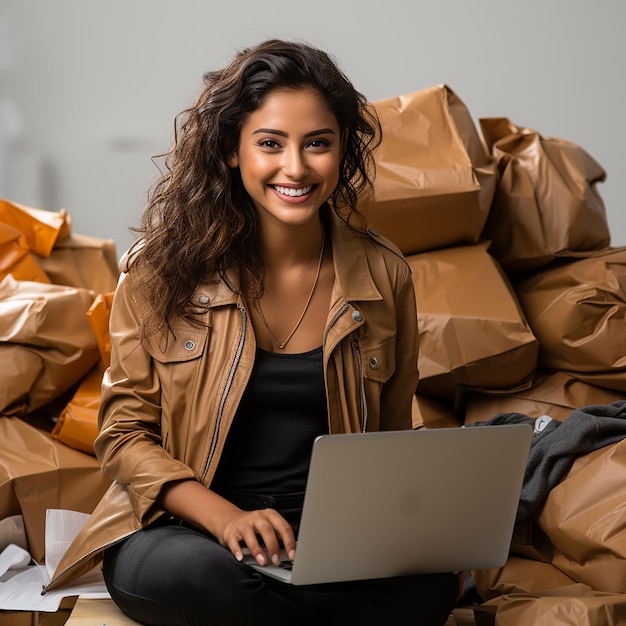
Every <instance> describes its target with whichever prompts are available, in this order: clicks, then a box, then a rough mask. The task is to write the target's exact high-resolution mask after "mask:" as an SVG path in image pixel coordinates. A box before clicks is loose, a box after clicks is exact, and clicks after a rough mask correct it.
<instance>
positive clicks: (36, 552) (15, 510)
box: [0, 417, 111, 562]
mask: <svg viewBox="0 0 626 626" xmlns="http://www.w3.org/2000/svg"><path fill="white" fill-rule="evenodd" d="M110 484H111V480H110V479H109V478H107V477H106V476H105V475H104V473H103V472H102V470H101V468H100V465H99V463H98V461H96V459H94V458H93V457H91V456H88V455H87V454H83V453H82V452H78V451H76V450H72V448H69V447H68V446H66V445H64V444H63V443H61V442H59V441H55V440H54V439H52V438H51V437H50V435H49V434H48V433H46V432H44V431H41V430H39V429H37V428H33V427H32V426H30V425H29V424H27V423H26V422H25V421H23V420H21V419H18V418H14V417H0V519H3V518H5V517H8V516H10V515H18V514H22V516H23V518H24V525H25V528H26V535H27V538H28V543H29V550H30V552H31V554H32V556H33V558H34V559H35V560H36V561H38V562H42V561H43V559H44V547H45V534H44V533H45V516H46V509H69V510H73V511H81V512H83V513H91V511H93V509H94V508H95V506H96V504H97V503H98V502H99V501H100V498H101V497H102V495H103V494H104V492H105V491H106V490H107V488H108V487H109V485H110Z"/></svg>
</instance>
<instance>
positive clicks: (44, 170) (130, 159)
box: [0, 0, 626, 254]
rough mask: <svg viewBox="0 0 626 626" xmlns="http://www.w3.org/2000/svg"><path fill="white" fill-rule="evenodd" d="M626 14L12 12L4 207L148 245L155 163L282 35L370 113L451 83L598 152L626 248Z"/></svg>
mask: <svg viewBox="0 0 626 626" xmlns="http://www.w3.org/2000/svg"><path fill="white" fill-rule="evenodd" d="M625 33H626V3H624V2H619V1H613V0H594V1H591V0H525V1H524V2H508V1H506V0H474V1H472V2H469V1H465V0H429V1H426V0H412V1H409V0H406V1H403V0H382V1H381V2H378V3H374V6H372V7H369V6H368V3H360V2H359V3H357V2H347V1H344V2H342V0H316V1H315V2H313V1H310V2H298V1H297V0H289V1H286V0H265V1H262V2H259V1H254V0H247V1H244V2H228V1H227V0H223V1H222V2H219V3H218V2H212V1H202V0H176V2H174V1H173V0H170V1H168V0H107V2H96V1H95V0H54V1H50V0H0V174H4V177H0V197H1V196H4V197H8V198H10V199H12V200H15V201H17V202H22V203H24V204H27V205H30V206H37V207H39V208H44V209H49V210H53V211H58V210H59V209H61V208H66V209H67V210H68V211H69V213H70V214H71V216H72V219H73V228H74V232H77V233H81V234H87V235H93V236H96V237H106V238H112V239H114V240H115V242H116V244H117V247H118V253H120V254H121V253H122V252H123V251H124V249H125V248H126V247H127V246H128V245H129V244H130V242H131V241H132V237H131V235H130V233H129V232H128V227H129V226H131V225H134V224H136V223H137V220H138V216H139V213H140V211H141V208H142V206H143V203H144V200H145V194H146V190H147V188H148V186H149V185H150V183H151V182H152V180H153V178H154V176H155V175H156V169H155V166H154V165H153V164H152V162H151V160H150V157H151V155H153V154H155V153H158V152H160V151H162V150H164V149H165V148H167V146H168V144H169V141H170V138H171V135H172V128H173V118H174V116H175V114H176V113H178V111H180V110H181V109H183V108H184V107H186V106H187V105H188V104H190V103H191V102H192V101H193V99H194V98H195V95H196V92H197V90H198V89H199V87H200V84H201V78H202V74H203V73H204V72H205V71H206V70H208V69H215V68H218V67H221V66H222V65H223V64H224V63H225V62H227V61H228V60H229V59H230V57H231V56H232V55H233V54H234V53H235V52H236V51H237V50H238V49H240V48H242V47H246V46H248V45H251V44H253V43H256V42H258V41H260V40H262V39H265V38H267V37H273V36H277V37H283V38H288V39H301V40H306V41H308V42H310V43H312V44H314V45H318V46H320V47H322V48H324V49H325V50H327V51H328V52H330V53H331V54H333V55H334V56H335V57H336V59H337V60H338V62H339V64H340V65H341V67H342V68H343V69H344V70H345V71H346V73H347V74H348V76H349V77H350V78H351V79H352V81H353V82H354V84H355V85H356V87H357V88H358V89H359V90H360V91H362V92H363V93H364V94H365V95H366V96H367V97H368V98H369V99H370V100H374V101H375V100H379V99H382V98H387V97H391V96H395V95H398V94H403V93H409V92H412V91H417V90H419V89H423V88H426V87H430V86H432V85H435V84H439V83H446V84H448V85H449V86H450V87H451V88H452V89H453V90H454V91H455V92H456V93H457V94H458V95H459V96H460V97H461V99H462V100H463V101H464V102H465V104H466V105H467V107H468V108H469V110H470V113H471V114H472V117H473V118H474V119H475V120H476V121H478V118H480V117H489V116H504V117H509V118H510V119H511V120H512V121H513V122H515V123H516V124H518V125H522V126H529V127H531V128H535V129H536V130H538V131H539V132H540V133H542V134H543V135H544V136H547V137H558V138H562V139H566V140H568V141H572V142H574V143H577V144H579V145H580V146H582V147H583V148H584V149H585V150H586V151H587V152H589V154H591V156H593V157H594V158H595V159H596V160H597V161H598V162H599V163H600V164H601V165H602V166H603V167H604V168H605V170H606V171H607V181H606V182H605V183H602V184H600V185H599V191H600V193H601V195H602V197H603V199H604V202H605V205H606V209H607V215H608V220H609V226H610V229H611V234H612V244H613V245H626V212H625V211H624V208H626V207H625V206H624V201H625V199H626V171H625V166H624V150H625V147H626V80H625V76H624V62H625V61H626V36H625Z"/></svg>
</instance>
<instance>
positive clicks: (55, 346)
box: [0, 200, 118, 562]
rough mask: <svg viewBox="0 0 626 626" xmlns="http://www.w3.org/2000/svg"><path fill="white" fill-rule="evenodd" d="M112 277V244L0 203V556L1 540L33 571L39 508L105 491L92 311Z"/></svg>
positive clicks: (99, 325)
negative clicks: (28, 560) (98, 447)
mask: <svg viewBox="0 0 626 626" xmlns="http://www.w3.org/2000/svg"><path fill="white" fill-rule="evenodd" d="M117 276H118V270H117V255H116V251H115V245H114V243H113V242H112V241H107V240H100V239H97V238H93V237H87V236H84V235H77V234H72V232H71V219H70V216H69V214H68V213H67V212H66V211H60V212H58V213H55V212H50V211H42V210H39V209H34V208H31V207H25V206H22V205H19V204H16V203H13V202H7V201H4V200H0V549H2V548H4V547H5V546H4V545H2V543H1V541H2V538H4V537H10V538H11V541H10V542H11V543H17V544H18V545H21V546H22V547H24V548H26V549H28V550H29V551H30V553H31V555H32V556H33V558H34V559H35V560H37V561H38V562H42V561H43V560H44V556H45V555H44V537H45V534H44V532H45V512H46V509H69V510H74V511H81V512H85V513H89V512H91V510H93V508H94V507H95V505H96V504H97V502H98V501H99V500H100V497H101V496H102V494H103V493H104V491H105V490H106V489H107V487H108V486H109V484H110V481H109V479H107V478H106V477H105V476H104V474H103V473H102V471H101V469H100V466H99V464H98V462H97V460H96V459H95V458H94V455H93V438H94V437H95V433H96V432H97V425H96V419H95V412H97V407H98V404H99V390H100V383H101V380H102V372H103V371H104V367H105V365H106V358H107V356H106V350H107V345H106V344H107V340H108V328H107V326H108V315H106V313H105V315H106V320H104V321H103V319H102V315H101V314H100V311H101V310H102V309H103V305H102V303H103V302H104V303H105V304H106V297H107V294H110V293H111V292H112V291H113V290H114V289H115V285H116V283H117ZM104 308H105V307H104ZM89 384H91V386H92V393H91V394H90V397H89V402H90V406H91V411H89V405H88V406H87V407H86V408H87V413H88V415H86V416H85V417H86V419H85V420H82V421H81V420H80V419H75V418H74V417H75V415H76V414H77V409H76V398H78V401H79V402H78V403H79V406H78V411H80V410H84V409H85V403H84V402H80V397H81V396H80V394H81V390H84V388H85V387H86V386H87V385H89ZM83 393H84V391H83ZM78 417H79V418H80V414H79V415H78ZM77 432H78V435H77V434H76V433H77ZM16 528H17V529H19V530H20V531H21V533H20V532H18V533H17V536H16V534H15V533H14V532H12V531H13V530H14V529H16ZM7 529H8V530H7ZM5 541H6V542H7V543H8V539H6V540H5Z"/></svg>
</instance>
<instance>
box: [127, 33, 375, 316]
mask: <svg viewBox="0 0 626 626" xmlns="http://www.w3.org/2000/svg"><path fill="white" fill-rule="evenodd" d="M304 87H307V88H308V87H312V88H314V89H316V90H317V91H319V93H320V94H321V95H322V96H323V97H324V99H325V100H326V102H327V103H328V106H329V108H330V110H331V111H332V112H333V113H334V115H335V117H336V118H337V121H338V123H339V127H340V129H341V132H342V137H343V138H344V141H345V145H344V152H343V156H342V159H341V163H340V174H339V183H338V185H337V187H336V188H335V190H334V192H333V194H332V195H331V197H330V199H329V204H330V206H331V208H332V210H334V211H335V212H336V213H337V215H338V216H339V217H340V218H341V219H342V220H343V221H344V222H346V223H347V224H348V225H349V226H351V227H352V228H354V229H355V230H359V229H362V227H363V220H362V217H361V216H360V214H359V213H358V211H357V208H356V206H357V197H358V196H359V194H360V193H362V192H363V191H365V190H366V189H368V188H371V186H372V181H373V176H374V160H373V157H372V151H373V150H374V148H375V147H376V146H377V145H378V144H379V143H380V139H381V134H382V133H381V128H380V122H379V121H378V117H377V115H376V112H375V110H374V109H373V107H372V106H371V105H370V104H369V103H368V102H367V100H366V98H365V97H364V96H363V95H362V94H361V93H360V92H358V91H357V90H356V89H355V88H354V86H353V85H352V83H351V82H350V81H349V80H348V78H347V77H346V76H345V74H344V73H343V72H342V71H341V70H340V69H339V68H338V66H337V64H336V63H335V62H334V61H333V59H332V58H331V57H330V56H329V55H328V54H327V53H325V52H323V51H321V50H319V49H316V48H314V47H312V46H310V45H308V44H305V43H300V42H290V41H281V40H276V39H272V40H269V41H265V42H263V43H260V44H258V45H257V46H254V47H251V48H247V49H245V50H243V51H241V52H239V53H238V54H237V55H236V56H235V58H234V59H233V60H232V61H231V62H230V63H229V64H228V65H227V66H226V67H225V68H223V69H221V70H217V71H211V72H207V73H206V74H205V76H204V88H203V89H202V91H201V93H200V95H199V97H198V99H197V101H196V102H195V104H194V105H193V106H191V107H190V108H188V109H185V110H184V111H182V112H181V113H180V114H179V115H177V117H176V120H175V124H174V140H173V144H172V146H171V148H170V149H169V150H168V152H167V153H166V154H163V155H160V156H161V157H164V159H165V160H164V162H165V168H164V172H163V174H162V176H161V177H160V178H159V179H158V180H157V181H156V182H155V184H154V185H153V186H152V188H151V189H150V192H149V197H148V204H147V206H146V208H145V209H144V212H143V215H142V218H141V225H140V227H138V228H136V229H134V230H135V231H136V232H137V233H138V234H139V235H141V238H140V239H139V240H138V241H137V242H136V243H135V245H134V246H133V249H132V250H131V254H130V258H131V260H132V263H133V264H134V265H139V266H142V267H143V268H144V270H145V271H144V272H142V280H141V281H140V283H139V286H140V288H141V289H142V291H143V295H144V296H145V298H146V300H147V302H148V304H149V305H150V309H151V311H152V313H153V316H154V319H153V322H156V325H157V326H160V327H163V326H164V325H165V326H167V327H171V323H172V321H173V320H174V318H175V317H176V316H183V317H189V316H190V315H191V316H192V314H193V306H192V304H191V296H192V295H193V293H194V290H195V289H196V288H197V286H198V283H200V282H205V281H210V280H212V279H213V280H214V279H215V278H216V277H219V278H220V279H222V280H226V271H227V270H229V269H232V268H237V269H238V271H239V272H240V275H241V277H242V278H243V279H244V284H246V285H247V286H248V288H249V289H251V291H252V293H251V294H250V295H260V293H262V289H263V273H264V266H263V260H262V258H261V255H260V252H259V246H258V240H257V214H256V211H255V209H254V205H253V204H252V201H251V199H250V197H249V196H248V194H247V192H246V191H245V189H244V186H243V184H242V181H241V177H240V175H239V170H238V169H236V168H230V167H229V166H228V162H227V158H228V156H229V155H231V154H232V153H233V152H234V151H235V150H236V149H237V147H238V143H239V137H240V131H241V128H242V126H243V124H244V122H245V120H246V119H247V116H248V115H249V114H250V113H252V112H254V111H256V110H257V109H258V108H259V107H260V106H262V104H263V102H264V99H265V98H266V97H267V95H268V94H269V93H271V92H272V91H274V90H277V89H298V88H304ZM229 286H230V287H231V288H233V286H232V285H229Z"/></svg>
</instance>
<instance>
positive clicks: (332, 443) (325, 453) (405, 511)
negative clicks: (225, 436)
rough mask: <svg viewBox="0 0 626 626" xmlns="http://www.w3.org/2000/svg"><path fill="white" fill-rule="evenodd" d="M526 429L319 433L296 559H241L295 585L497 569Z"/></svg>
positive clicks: (509, 529) (511, 516) (509, 526)
mask: <svg viewBox="0 0 626 626" xmlns="http://www.w3.org/2000/svg"><path fill="white" fill-rule="evenodd" d="M531 437H532V427H531V426H530V425H527V424H514V425H497V426H496V425H494V426H480V427H475V428H445V429H435V430H416V431H393V432H381V433H366V434H350V435H324V436H321V437H318V438H317V439H316V440H315V443H314V445H313V455H312V458H311V466H310V470H309V477H308V482H307V487H306V493H305V498H304V506H303V511H302V520H301V524H300V531H299V534H298V543H297V548H296V556H295V559H294V560H293V562H291V561H288V559H286V558H285V559H284V561H283V563H282V565H281V566H280V567H278V566H274V565H266V566H264V567H262V566H260V565H258V564H257V562H256V561H255V560H254V558H253V557H251V556H250V555H248V556H246V557H245V561H246V562H247V563H248V564H249V565H251V566H252V567H254V568H255V569H257V570H259V571H260V572H262V573H263V574H265V575H267V576H273V577H275V578H278V579H280V580H282V581H284V582H288V583H292V584H294V585H309V584H317V583H330V582H339V581H347V580H363V579H372V578H388V577H392V576H403V575H407V574H422V573H436V572H448V571H457V570H459V571H460V570H470V569H483V568H490V567H500V566H502V565H503V564H504V562H505V561H506V559H507V556H508V552H509V547H510V542H511V537H512V533H513V526H514V523H515V515H516V511H517V505H518V502H519V497H520V492H521V488H522V483H523V478H524V471H525V468H526V461H527V458H528V452H529V448H530V440H531Z"/></svg>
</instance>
